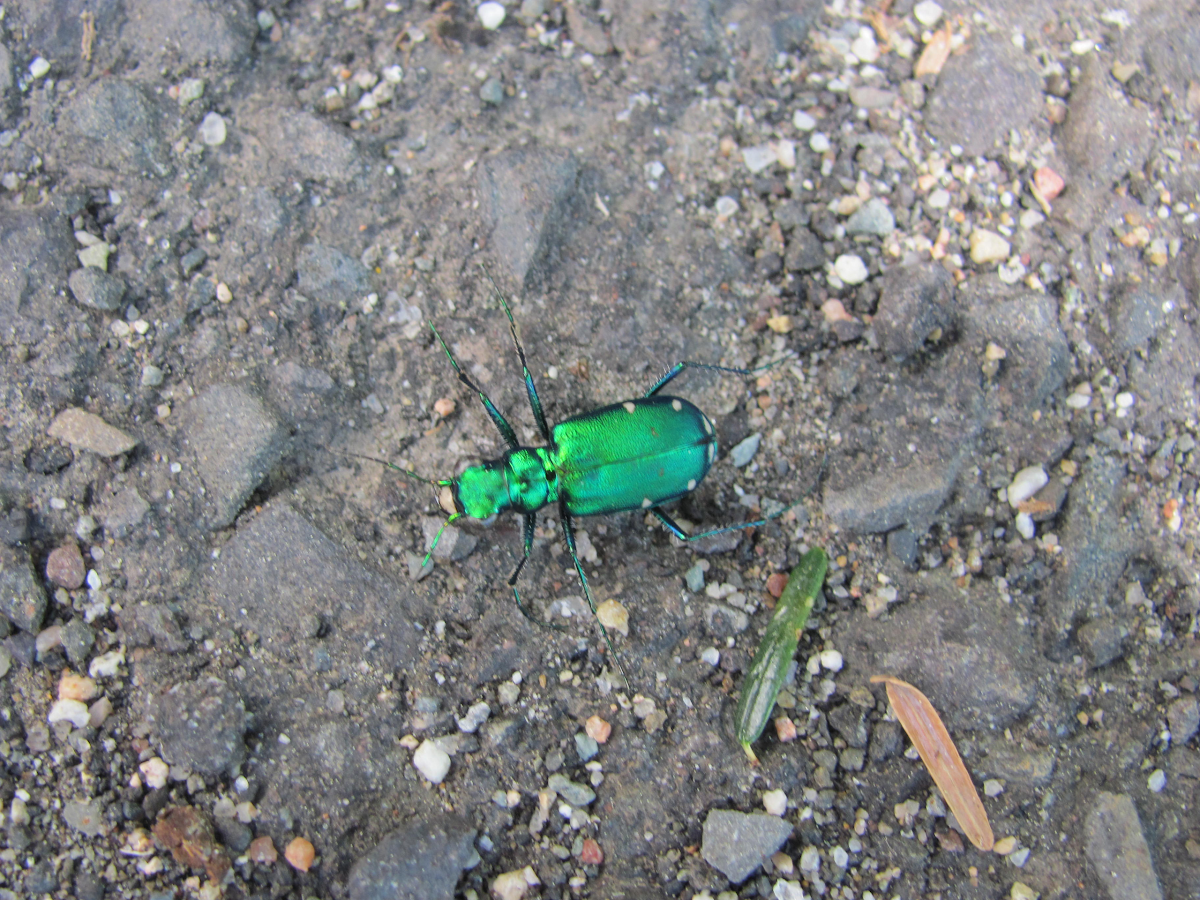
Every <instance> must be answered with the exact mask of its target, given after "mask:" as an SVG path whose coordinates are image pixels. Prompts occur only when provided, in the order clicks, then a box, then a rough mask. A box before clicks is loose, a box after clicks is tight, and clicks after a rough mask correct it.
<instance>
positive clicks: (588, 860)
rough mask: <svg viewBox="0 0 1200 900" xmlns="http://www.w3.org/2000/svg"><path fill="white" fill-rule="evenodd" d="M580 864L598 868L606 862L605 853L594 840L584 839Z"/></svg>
mask: <svg viewBox="0 0 1200 900" xmlns="http://www.w3.org/2000/svg"><path fill="white" fill-rule="evenodd" d="M579 862H580V863H582V864H583V865H585V866H598V865H600V863H602V862H604V851H603V850H601V849H600V845H599V844H597V843H596V841H595V840H593V839H592V838H584V839H583V849H582V850H581V851H579Z"/></svg>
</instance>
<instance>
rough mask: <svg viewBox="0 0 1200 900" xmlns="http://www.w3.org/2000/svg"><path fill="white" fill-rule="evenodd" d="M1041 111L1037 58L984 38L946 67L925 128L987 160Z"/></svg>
mask: <svg viewBox="0 0 1200 900" xmlns="http://www.w3.org/2000/svg"><path fill="white" fill-rule="evenodd" d="M1041 111H1042V79H1041V78H1040V77H1039V76H1038V73H1037V71H1036V69H1035V68H1034V65H1033V59H1032V58H1031V57H1030V56H1029V55H1028V54H1026V53H1023V52H1022V51H1020V50H1018V49H1017V48H1016V47H1014V46H1013V45H1012V43H1011V42H1010V41H1008V40H1006V39H1005V38H1004V37H1002V36H999V35H996V36H991V35H986V34H980V35H978V40H977V41H972V47H971V52H970V53H963V54H960V55H954V56H951V57H950V59H949V60H947V62H946V65H945V66H944V67H943V68H942V71H941V73H940V74H939V75H938V80H937V87H935V88H934V89H933V91H932V92H931V94H930V96H929V98H928V100H927V101H926V103H925V124H926V126H927V127H928V128H929V131H930V132H931V133H932V134H934V135H935V136H936V137H939V138H941V139H942V140H943V141H945V142H947V143H951V144H959V145H960V146H961V147H962V148H963V150H964V151H965V152H966V154H967V155H968V156H981V155H983V154H985V153H987V152H988V151H989V150H991V149H992V146H993V145H994V144H995V142H996V141H997V139H1002V138H1005V137H1007V135H1008V133H1009V131H1011V130H1013V129H1020V128H1022V127H1023V126H1024V125H1025V124H1026V123H1027V122H1029V121H1030V120H1031V119H1032V118H1033V117H1034V116H1036V115H1038V114H1040V113H1041Z"/></svg>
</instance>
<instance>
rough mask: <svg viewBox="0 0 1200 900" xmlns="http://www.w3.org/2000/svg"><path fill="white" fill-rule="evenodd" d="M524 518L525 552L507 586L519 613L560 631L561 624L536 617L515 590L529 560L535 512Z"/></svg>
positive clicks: (533, 621) (535, 520)
mask: <svg viewBox="0 0 1200 900" xmlns="http://www.w3.org/2000/svg"><path fill="white" fill-rule="evenodd" d="M524 519H525V552H524V554H522V556H521V561H520V562H518V563H517V568H516V569H515V570H514V571H513V573H512V576H511V577H510V578H509V579H508V586H509V587H510V588H512V589H513V599H514V600H516V601H517V609H519V610H520V611H521V615H523V616H524V617H525V618H527V619H528V620H529V621H530V622H532V623H533V624H534V625H539V626H541V627H542V628H553V629H554V630H555V631H562V630H563V626H562V625H559V624H557V623H555V622H547V621H546V620H545V619H539V618H537V617H536V616H535V615H534V614H533V613H532V611H530V610H529V609H528V608H526V606H525V604H524V603H522V602H521V594H520V592H518V591H517V579H518V578H520V577H521V570H522V569H524V568H525V563H527V562H529V555H530V554H531V553H532V552H533V531H534V529H535V528H537V514H536V513H529V514H528V515H526V516H525V517H524Z"/></svg>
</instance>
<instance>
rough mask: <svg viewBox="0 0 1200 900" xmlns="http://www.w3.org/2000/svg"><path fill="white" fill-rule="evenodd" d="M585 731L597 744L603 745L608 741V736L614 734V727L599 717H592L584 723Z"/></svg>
mask: <svg viewBox="0 0 1200 900" xmlns="http://www.w3.org/2000/svg"><path fill="white" fill-rule="evenodd" d="M583 730H584V731H586V732H587V736H588V737H590V738H591V739H592V740H593V741H595V742H596V743H597V744H603V743H605V742H606V741H607V740H608V736H609V735H610V734H612V726H611V725H609V724H608V723H607V722H605V721H604V720H603V719H602V718H600V717H599V716H591V717H590V718H589V719H588V720H587V721H586V722H584V723H583Z"/></svg>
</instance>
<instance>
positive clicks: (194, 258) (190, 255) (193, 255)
mask: <svg viewBox="0 0 1200 900" xmlns="http://www.w3.org/2000/svg"><path fill="white" fill-rule="evenodd" d="M206 259H208V251H207V250H205V249H204V248H203V247H193V248H192V249H191V250H189V251H188V252H187V253H185V254H183V256H182V257H180V259H179V268H180V269H182V270H183V274H184V275H191V274H192V273H193V272H195V271H196V270H197V269H198V268H200V267H201V266H202V265H204V261H205V260H206Z"/></svg>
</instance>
